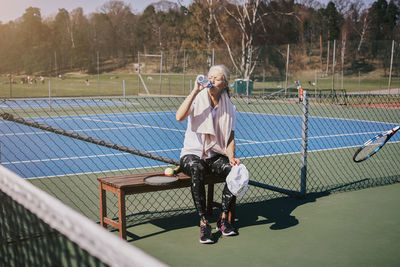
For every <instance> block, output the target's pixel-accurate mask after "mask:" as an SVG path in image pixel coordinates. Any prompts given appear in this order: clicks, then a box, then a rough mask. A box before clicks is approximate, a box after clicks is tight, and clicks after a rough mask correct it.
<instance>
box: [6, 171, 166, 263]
mask: <svg viewBox="0 0 400 267" xmlns="http://www.w3.org/2000/svg"><path fill="white" fill-rule="evenodd" d="M0 255H1V257H0V265H1V266H165V265H164V264H162V263H161V262H159V261H158V260H156V259H154V258H152V257H151V256H149V255H147V254H145V253H144V252H142V251H141V250H139V249H137V248H136V247H134V246H131V245H129V244H127V243H126V242H123V241H122V240H121V239H120V238H118V237H117V236H115V235H113V234H111V233H108V232H107V231H105V230H104V229H102V228H101V227H99V226H97V225H96V224H95V223H94V222H92V221H90V220H89V219H87V218H85V217H84V216H82V215H81V214H78V213H77V212H76V211H73V210H72V209H71V208H69V207H67V206H65V205H64V204H62V203H61V202H60V201H58V200H57V199H55V198H53V197H51V196H49V195H48V194H46V193H45V192H43V191H42V190H39V189H38V188H36V187H35V186H33V185H32V184H30V183H29V182H27V181H24V180H23V179H21V177H19V176H18V175H16V174H15V173H13V172H11V171H9V170H7V169H6V168H4V167H2V166H0Z"/></svg>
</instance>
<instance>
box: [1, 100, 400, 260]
mask: <svg viewBox="0 0 400 267" xmlns="http://www.w3.org/2000/svg"><path fill="white" fill-rule="evenodd" d="M182 100H183V98H181V97H130V98H78V99H13V100H5V101H3V102H2V103H1V105H0V109H1V111H2V113H3V114H5V113H8V114H12V115H13V116H14V117H13V118H14V120H7V119H6V118H5V117H3V119H2V120H0V146H1V162H2V165H4V166H5V167H6V168H8V169H10V170H12V171H14V172H16V173H17V174H18V175H20V176H21V177H23V178H24V179H23V180H25V181H29V182H30V183H32V184H34V185H35V186H36V187H38V188H40V189H42V190H44V191H46V192H47V193H49V194H50V195H52V196H54V197H56V198H57V199H58V200H60V201H61V202H63V203H64V204H66V205H67V206H69V207H71V208H72V209H75V210H76V211H79V212H80V213H81V214H83V215H84V216H85V217H87V218H89V219H90V220H91V221H92V222H98V220H99V199H98V183H97V180H96V178H98V177H104V176H114V175H123V174H132V173H138V172H148V171H154V170H162V169H164V168H165V166H166V165H167V163H163V162H160V161H156V160H154V159H151V158H147V157H142V156H137V155H133V154H129V153H125V152H121V151H118V150H115V149H110V148H107V147H104V146H101V145H98V144H94V143H90V142H85V141H82V140H78V139H76V138H71V137H70V136H65V135H62V134H56V133H54V132H51V131H45V130H41V129H40V128H37V127H29V126H27V125H26V124H24V123H23V122H24V120H25V121H27V120H30V121H34V122H36V123H38V125H49V126H52V127H54V128H60V129H65V130H67V131H69V132H74V133H78V134H82V135H86V136H91V137H93V138H97V139H99V140H105V141H110V142H113V143H116V144H120V145H123V146H127V147H131V148H135V149H138V150H141V151H146V152H150V153H152V154H155V155H160V156H163V157H166V158H171V159H175V160H177V159H179V153H180V149H181V146H182V142H183V137H184V133H185V129H186V122H177V121H176V119H175V111H176V109H177V107H179V105H180V103H181V102H182ZM296 100H297V99H296V98H290V97H282V98H281V97H276V98H275V96H274V98H271V99H269V98H268V99H265V98H241V97H236V96H234V97H232V101H233V103H234V104H235V106H236V109H237V111H238V113H237V116H238V117H237V126H236V127H237V130H236V134H235V137H236V144H237V156H238V157H240V158H241V160H242V162H243V163H245V164H246V166H247V168H248V169H249V171H250V176H251V179H252V180H253V181H256V182H258V183H261V184H264V185H270V186H273V187H277V188H280V189H284V190H289V191H295V192H299V191H300V184H301V179H300V178H301V177H300V176H301V167H302V160H303V159H304V155H303V152H304V151H303V149H304V146H303V145H304V140H307V180H306V182H307V187H306V193H307V194H306V196H305V198H303V199H301V198H292V197H287V196H286V195H285V194H282V193H281V192H280V191H278V192H276V191H271V190H266V189H264V188H260V187H256V186H251V187H250V188H249V190H248V191H247V192H246V195H245V196H244V197H243V198H240V199H238V209H237V221H236V225H237V226H238V227H239V231H240V235H239V236H237V237H235V238H233V239H230V240H228V239H227V238H225V237H220V236H216V237H217V240H218V242H217V244H215V245H214V246H202V247H200V244H199V243H198V242H197V239H198V234H199V233H198V232H199V229H198V221H197V217H196V216H195V215H194V213H193V212H194V208H193V203H192V198H191V193H190V189H189V188H182V189H174V190H167V191H162V192H150V193H144V194H136V195H130V196H127V199H126V209H127V211H126V212H127V226H128V229H127V230H128V242H129V243H131V244H133V245H134V246H137V247H139V248H142V249H143V250H144V251H145V252H147V253H149V254H150V255H153V256H155V257H156V258H157V259H160V260H161V261H163V262H165V263H167V264H169V265H172V266H187V265H200V264H205V265H209V266H213V265H218V266H220V265H221V263H226V264H229V265H232V266H239V265H243V264H249V263H250V264H252V265H254V266H264V265H265V264H266V263H271V265H273V266H288V265H294V264H296V265H298V266H310V265H314V266H315V265H324V266H337V264H341V265H344V266H345V265H347V266H368V265H380V266H381V265H382V266H392V263H393V262H396V260H397V259H398V257H397V254H396V253H394V252H393V251H398V248H399V244H398V241H397V240H399V239H398V237H399V232H398V231H397V225H398V223H399V221H398V220H399V218H400V216H398V215H399V214H398V212H397V209H396V207H395V203H396V198H398V192H399V191H398V190H399V187H398V184H397V181H398V179H399V178H400V176H399V173H398V170H399V169H398V166H399V164H400V163H399V159H400V158H399V157H398V148H399V144H400V142H399V141H400V135H395V136H394V137H393V138H392V139H390V142H389V143H388V144H387V145H385V147H384V149H383V150H382V151H381V152H379V153H377V155H375V156H374V157H373V158H372V159H370V160H367V161H365V162H362V163H359V164H356V163H354V162H353V161H352V156H353V155H354V152H355V150H356V148H357V147H359V146H360V145H361V144H362V143H363V142H365V141H366V140H367V139H369V138H371V137H373V136H374V135H376V134H378V133H380V132H382V131H387V130H389V129H391V128H393V127H394V126H396V125H397V124H398V122H399V121H400V113H399V109H398V108H397V106H394V107H392V106H390V105H389V104H390V103H398V102H399V99H398V96H390V97H389V98H388V97H386V96H385V97H381V96H374V97H371V96H351V97H349V98H348V99H346V101H347V102H346V103H345V104H343V101H341V102H340V103H338V102H335V101H336V100H332V98H329V97H327V99H321V98H318V99H317V98H315V99H313V98H311V99H310V103H309V109H308V124H307V126H308V127H307V131H306V133H307V138H306V139H305V138H304V133H305V131H304V128H303V127H304V122H303V120H304V117H305V115H304V114H305V113H304V105H302V104H301V103H298V102H297V101H296ZM382 103H383V104H382ZM385 103H389V104H388V105H386V104H385ZM383 185H388V186H383ZM11 188H12V187H11ZM221 189H222V188H221V185H217V186H216V195H215V198H216V199H219V198H220V197H221V196H220V194H221V191H222V190H221ZM354 190H358V191H355V192H354ZM338 191H341V192H342V191H344V192H348V191H352V192H350V193H344V194H333V193H334V192H338ZM107 199H108V201H109V202H108V203H109V205H107V214H108V215H109V216H110V217H117V216H118V208H117V199H116V198H115V197H114V196H110V195H108V196H107ZM27 202H28V203H29V202H30V201H29V199H28V200H27ZM374 205H375V206H374ZM217 216H218V212H215V214H214V216H213V217H212V218H210V221H211V222H212V223H213V224H215V221H216V219H217ZM377 218H378V219H377ZM28 224H29V222H28ZM11 226H12V223H11ZM27 228H28V229H29V227H27ZM383 228H384V229H386V230H385V231H384V232H382V231H381V229H383ZM389 229H391V230H389ZM109 230H111V229H109ZM67 232H68V231H67ZM112 234H114V235H117V232H112ZM17 239H18V238H17ZM171 240H173V242H171ZM389 243H390V244H391V245H390V246H389V245H388V244H389ZM365 244H367V245H365ZM358 247H360V248H361V249H354V250H355V251H357V253H358V254H356V253H353V252H351V249H352V248H358ZM382 247H383V248H384V249H385V252H384V253H380V254H379V255H378V254H376V255H374V254H373V252H374V251H377V250H379V249H380V248H382ZM236 251H241V252H242V254H241V255H240V257H236V256H237V254H236ZM232 252H234V255H232ZM286 254H287V255H288V256H285V255H286ZM365 254H367V255H371V256H368V257H367V256H365ZM178 255H179V256H178ZM204 255H210V257H211V258H212V259H215V260H212V261H207V262H206V263H203V261H204ZM361 255H364V256H361Z"/></svg>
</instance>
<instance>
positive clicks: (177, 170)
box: [174, 166, 182, 175]
mask: <svg viewBox="0 0 400 267" xmlns="http://www.w3.org/2000/svg"><path fill="white" fill-rule="evenodd" d="M181 171H182V170H181V166H176V167H175V169H174V174H175V175H177V174H178V173H180V172H181Z"/></svg>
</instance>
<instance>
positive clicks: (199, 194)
mask: <svg viewBox="0 0 400 267" xmlns="http://www.w3.org/2000/svg"><path fill="white" fill-rule="evenodd" d="M180 166H181V168H182V171H183V173H185V174H186V175H189V176H190V177H191V178H192V187H191V189H192V196H193V200H194V205H195V207H196V210H197V212H198V214H199V216H200V218H204V217H205V215H206V192H205V186H204V176H205V175H206V174H212V175H216V176H224V177H226V176H228V174H229V172H230V171H231V168H232V166H231V165H230V164H229V159H228V157H226V156H224V155H219V154H218V155H217V156H215V157H212V158H208V159H200V157H198V156H196V155H185V156H183V157H182V158H181V161H180ZM233 197H234V195H233V194H232V193H231V192H230V191H229V189H228V186H227V185H226V183H225V187H224V190H223V191H222V211H223V212H225V213H227V212H228V211H229V206H230V204H231V201H232V199H233Z"/></svg>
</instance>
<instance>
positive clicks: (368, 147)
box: [353, 125, 400, 163]
mask: <svg viewBox="0 0 400 267" xmlns="http://www.w3.org/2000/svg"><path fill="white" fill-rule="evenodd" d="M399 128H400V125H397V126H396V127H394V128H393V129H391V130H390V131H386V132H383V133H380V134H378V135H377V136H375V137H373V138H371V139H369V140H368V141H367V142H365V143H364V144H363V145H362V146H361V147H359V148H358V149H357V151H356V153H355V154H354V156H353V160H354V162H357V163H358V162H361V161H364V160H366V159H369V158H370V157H372V156H373V155H374V154H376V152H378V151H379V150H380V149H381V148H382V147H383V146H384V145H385V144H386V142H387V141H388V140H389V139H390V138H391V137H392V136H393V135H394V134H395V133H396V132H397V131H398V130H399Z"/></svg>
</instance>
